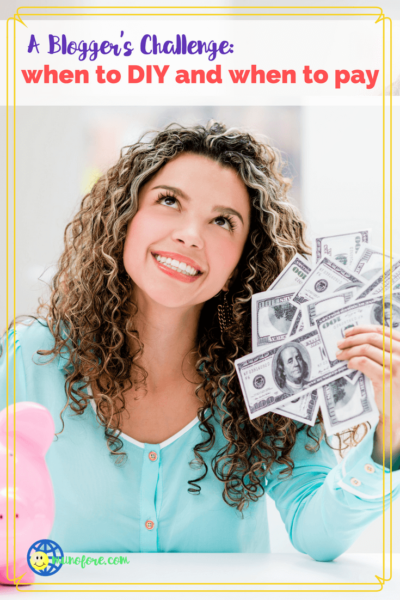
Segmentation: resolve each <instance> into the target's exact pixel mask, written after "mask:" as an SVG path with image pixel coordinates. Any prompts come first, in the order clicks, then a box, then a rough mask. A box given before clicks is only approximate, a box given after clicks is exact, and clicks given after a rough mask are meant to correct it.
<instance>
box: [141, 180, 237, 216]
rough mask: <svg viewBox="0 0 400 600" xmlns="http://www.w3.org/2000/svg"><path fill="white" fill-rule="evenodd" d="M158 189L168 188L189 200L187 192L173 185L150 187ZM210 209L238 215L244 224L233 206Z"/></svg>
mask: <svg viewBox="0 0 400 600" xmlns="http://www.w3.org/2000/svg"><path fill="white" fill-rule="evenodd" d="M158 189H164V190H169V191H170V192H173V193H174V194H176V195H177V196H180V197H181V198H183V199H184V200H187V201H190V198H189V196H188V195H187V194H185V192H183V191H182V190H180V189H179V188H177V187H174V186H172V185H156V186H155V187H153V188H152V190H158ZM212 210H213V211H220V212H225V213H228V215H234V216H235V217H238V219H240V221H241V222H242V224H243V225H244V221H243V217H242V215H241V214H240V213H239V212H238V211H237V210H235V209H234V208H230V206H221V205H218V206H213V209H212Z"/></svg>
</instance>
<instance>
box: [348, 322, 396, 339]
mask: <svg viewBox="0 0 400 600" xmlns="http://www.w3.org/2000/svg"><path fill="white" fill-rule="evenodd" d="M360 333H377V334H379V335H380V336H381V338H382V337H383V327H382V326H381V325H356V326H355V327H352V328H351V329H347V330H346V332H345V339H348V338H350V337H352V336H353V335H358V334H360ZM385 337H387V338H389V339H390V327H385ZM392 339H393V340H396V341H398V342H400V332H398V331H396V330H394V329H392Z"/></svg>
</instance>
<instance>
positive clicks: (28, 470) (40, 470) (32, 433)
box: [0, 402, 55, 585]
mask: <svg viewBox="0 0 400 600" xmlns="http://www.w3.org/2000/svg"><path fill="white" fill-rule="evenodd" d="M15 406H16V408H15V450H16V451H15V482H16V487H15V533H16V546H15V553H16V554H15V565H14V438H13V435H14V406H13V405H11V406H9V407H8V455H7V413H6V410H7V409H6V408H4V409H3V410H2V411H1V412H0V454H1V464H0V583H2V584H8V585H14V581H13V580H14V576H15V578H16V582H15V583H17V582H18V585H21V584H29V583H33V581H34V580H35V574H34V572H33V571H32V570H31V569H30V567H29V566H28V563H27V553H28V550H29V548H30V546H31V545H32V544H33V543H34V542H36V541H37V540H40V539H43V538H47V537H48V535H49V533H50V531H51V528H52V526H53V521H54V510H55V509H54V493H53V486H52V483H51V478H50V473H49V471H48V469H47V465H46V462H45V459H44V457H45V454H46V452H47V450H48V449H49V447H50V444H51V442H52V441H53V436H54V423H53V419H52V416H51V414H50V413H49V411H48V410H47V408H45V407H44V406H41V405H40V404H36V403H35V402H18V403H17V404H16V405H15ZM7 464H8V570H7V537H6V532H7V518H6V517H7ZM14 566H15V573H14ZM21 575H22V576H23V577H21ZM20 578H21V579H20ZM19 579H20V581H17V580H19Z"/></svg>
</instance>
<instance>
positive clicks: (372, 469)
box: [364, 465, 375, 473]
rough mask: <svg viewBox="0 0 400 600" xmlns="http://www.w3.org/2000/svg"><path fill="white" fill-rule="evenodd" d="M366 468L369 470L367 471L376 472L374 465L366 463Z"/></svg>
mask: <svg viewBox="0 0 400 600" xmlns="http://www.w3.org/2000/svg"><path fill="white" fill-rule="evenodd" d="M364 469H365V470H366V471H367V473H375V467H373V466H372V465H365V467H364Z"/></svg>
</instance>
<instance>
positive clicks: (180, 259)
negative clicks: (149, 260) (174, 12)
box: [151, 251, 202, 277]
mask: <svg viewBox="0 0 400 600" xmlns="http://www.w3.org/2000/svg"><path fill="white" fill-rule="evenodd" d="M151 254H152V256H153V258H154V259H155V260H156V261H157V262H158V263H159V264H161V265H163V266H164V267H166V268H170V269H171V270H172V271H176V272H179V273H182V274H184V275H189V276H191V277H198V276H199V275H201V274H202V269H201V267H200V265H198V264H197V263H196V262H195V261H194V260H192V259H191V258H188V257H187V256H183V255H182V254H176V253H175V252H163V251H157V252H152V253H151Z"/></svg>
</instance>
